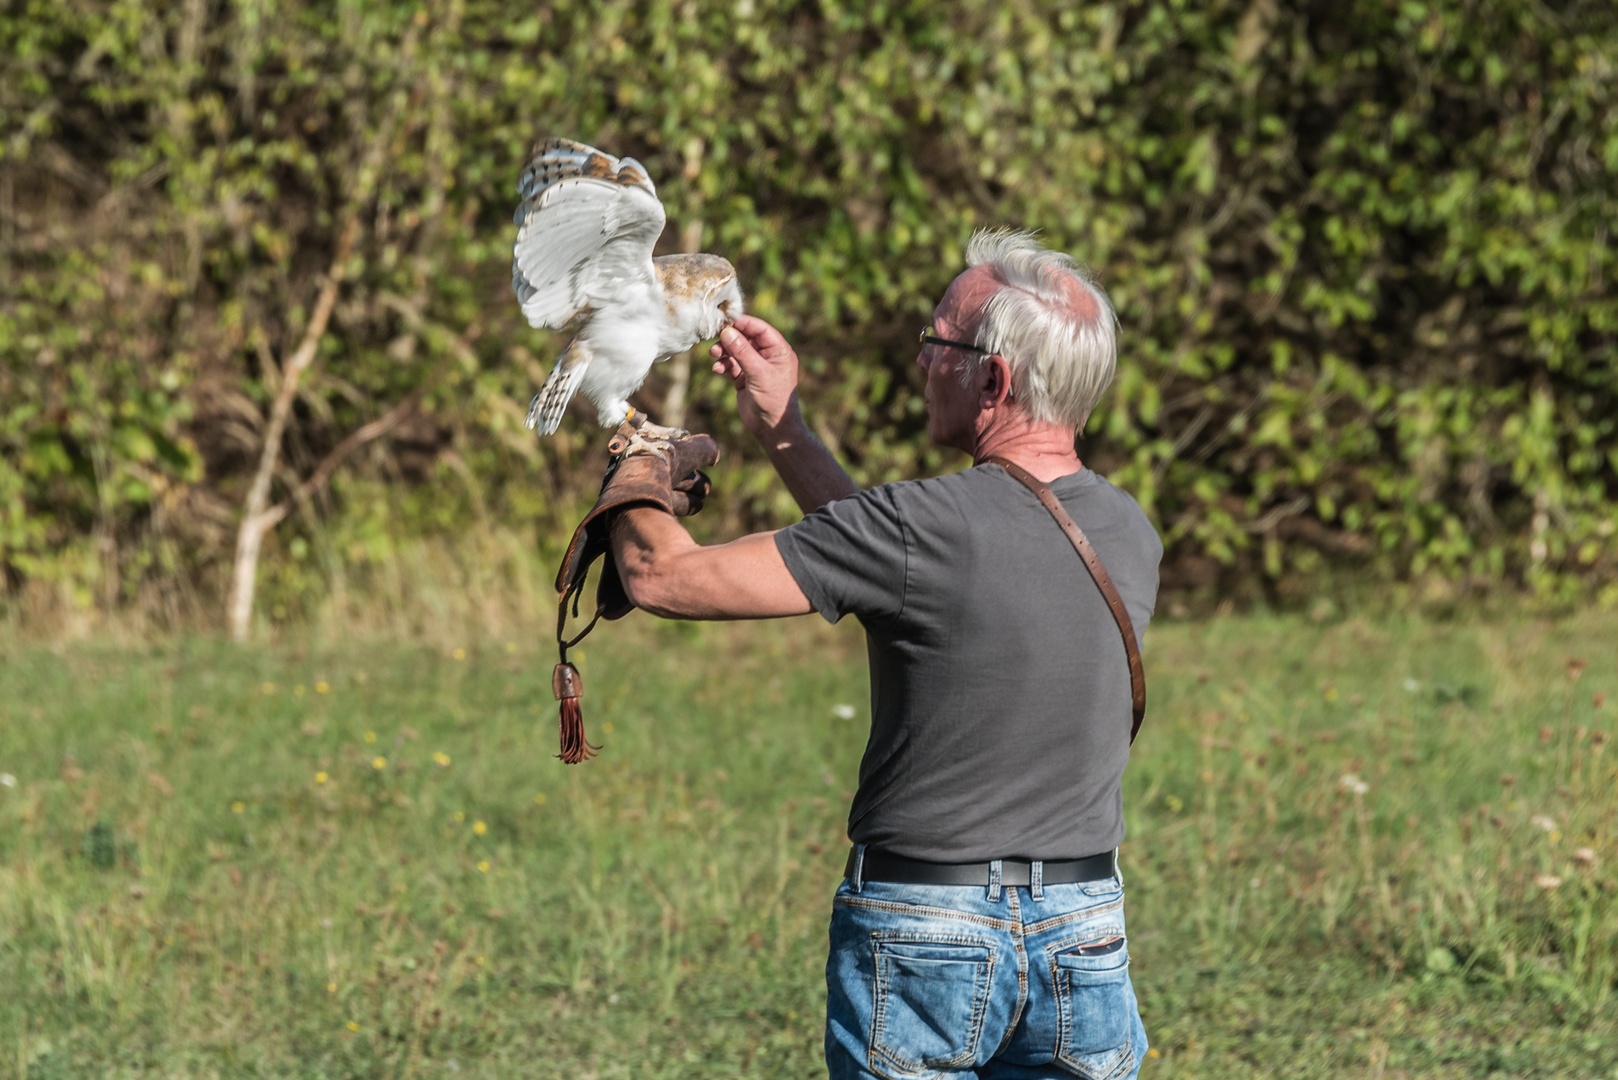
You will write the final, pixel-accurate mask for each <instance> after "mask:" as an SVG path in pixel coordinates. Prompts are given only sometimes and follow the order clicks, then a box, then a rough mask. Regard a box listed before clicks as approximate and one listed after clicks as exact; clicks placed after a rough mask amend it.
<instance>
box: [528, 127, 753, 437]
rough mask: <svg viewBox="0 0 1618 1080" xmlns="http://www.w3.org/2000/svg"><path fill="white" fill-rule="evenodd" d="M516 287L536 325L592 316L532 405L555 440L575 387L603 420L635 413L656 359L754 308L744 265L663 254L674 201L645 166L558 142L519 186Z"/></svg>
mask: <svg viewBox="0 0 1618 1080" xmlns="http://www.w3.org/2000/svg"><path fill="white" fill-rule="evenodd" d="M517 196H518V198H519V199H521V200H522V201H521V204H520V205H519V206H518V207H517V213H516V225H517V243H516V246H515V248H514V249H513V251H512V260H511V286H512V288H513V289H515V290H516V292H517V299H518V300H519V301H521V303H522V311H523V314H524V315H526V316H527V317H528V323H529V325H531V326H534V327H546V328H548V329H551V330H560V329H562V328H563V327H565V326H567V325H568V324H570V323H574V322H577V323H580V324H581V325H580V327H579V332H578V336H577V337H575V338H574V339H573V340H572V342H570V343H569V344H568V347H567V349H566V351H564V352H563V353H562V355H561V357H560V359H558V360H557V361H556V366H555V367H554V368H552V369H551V373H550V377H549V378H547V379H546V380H545V385H544V387H542V388H541V389H540V391H539V393H538V394H535V395H534V400H533V402H532V403H531V404H530V405H529V407H528V426H529V427H530V428H537V429H538V430H539V433H540V434H541V435H549V434H551V433H552V432H554V431H555V430H556V426H557V425H558V424H559V423H561V420H562V410H564V409H565V408H567V403H568V402H569V401H570V400H572V398H573V395H574V393H575V392H577V391H580V390H582V391H583V392H584V395H585V396H586V397H588V398H589V399H590V400H591V401H593V402H595V405H596V415H597V418H598V419H599V420H600V421H601V425H602V426H603V427H617V426H618V425H619V424H621V423H623V421H624V420H625V419H626V418H627V417H628V416H629V415H630V414H631V413H633V412H634V409H633V408H631V407H630V404H629V395H631V394H633V393H634V392H635V391H636V390H638V389H640V385H641V383H643V382H645V381H646V375H647V373H648V372H650V371H651V369H652V365H653V364H654V363H656V362H657V361H659V360H667V359H668V358H669V357H671V356H676V355H678V354H679V353H682V352H685V351H686V350H687V349H689V348H691V347H692V346H694V345H695V344H696V343H697V342H699V341H702V340H704V339H706V338H711V337H714V336H716V335H717V334H718V333H719V331H720V330H722V329H724V328H725V327H726V326H729V325H730V324H731V323H733V322H735V321H736V319H737V318H738V317H739V316H740V315H741V314H742V292H741V287H740V286H739V285H738V284H737V281H736V268H735V267H733V266H731V265H730V263H729V262H728V261H726V260H725V259H722V258H720V257H719V256H717V255H664V256H661V257H659V258H653V257H652V246H653V245H654V244H656V243H657V238H658V236H660V235H661V234H662V232H663V221H664V216H663V204H662V203H660V202H658V199H657V189H656V188H654V187H653V186H652V181H651V177H649V176H648V175H647V173H646V168H645V166H643V165H641V163H640V162H638V161H636V160H635V159H634V158H615V157H612V156H610V155H608V154H604V153H602V152H601V151H600V150H597V149H595V148H594V147H590V146H585V145H584V144H583V143H576V142H570V141H569V140H567V139H547V140H545V141H544V142H542V143H540V144H539V145H538V146H537V147H536V148H535V151H534V157H533V160H531V161H530V162H529V163H528V165H527V167H526V168H524V169H523V171H522V176H521V177H520V178H519V179H518V181H517Z"/></svg>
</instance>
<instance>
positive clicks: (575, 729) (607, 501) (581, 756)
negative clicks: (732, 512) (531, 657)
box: [551, 420, 719, 765]
mask: <svg viewBox="0 0 1618 1080" xmlns="http://www.w3.org/2000/svg"><path fill="white" fill-rule="evenodd" d="M643 423H644V422H643ZM648 429H651V430H648ZM607 452H608V453H609V454H611V455H612V462H611V464H609V465H608V466H607V472H606V475H605V476H604V477H602V480H601V494H600V495H599V496H598V497H597V498H596V504H595V506H594V507H592V508H591V510H590V512H589V513H588V514H586V515H584V520H583V521H581V522H579V527H578V528H577V529H574V530H573V539H572V540H571V541H569V542H568V545H567V554H565V555H564V556H562V566H561V569H559V570H558V571H557V573H556V591H557V592H558V593H559V594H560V595H561V602H560V604H559V605H558V607H557V611H556V645H557V652H558V654H559V655H558V660H559V662H558V663H557V665H556V671H555V672H554V674H553V675H552V676H551V689H552V691H553V692H554V693H555V695H556V700H557V701H559V702H561V721H560V722H561V743H562V747H561V753H559V754H558V755H557V757H559V758H561V759H562V760H563V761H565V762H567V763H568V764H569V765H576V764H578V763H579V762H581V761H586V760H588V759H590V758H592V757H594V756H595V752H596V750H597V749H599V748H598V747H595V746H591V745H590V744H589V743H588V742H586V741H585V738H584V718H583V713H582V712H581V710H580V708H579V694H580V691H581V690H582V689H583V682H582V680H581V679H580V678H579V669H578V668H576V667H574V666H573V665H572V664H571V663H569V662H568V659H567V651H568V650H569V649H571V648H572V647H573V646H575V645H577V644H578V643H579V642H580V641H582V640H584V637H585V635H586V634H588V633H589V632H590V631H591V630H593V629H595V625H596V623H597V622H598V621H600V620H601V619H608V620H612V619H621V618H623V617H624V616H625V615H628V614H629V613H630V612H631V611H633V610H634V609H635V605H634V603H633V602H632V601H631V600H630V599H629V594H628V592H626V591H625V589H624V585H623V579H622V578H620V577H619V576H618V566H617V563H616V562H615V561H614V559H613V557H612V541H611V536H612V524H613V521H614V520H615V519H616V518H617V516H618V514H619V513H620V512H622V511H624V510H628V509H630V508H632V507H638V506H649V507H655V508H657V509H659V510H664V511H667V512H668V513H671V514H673V515H675V516H676V517H689V516H690V515H692V514H695V513H696V512H697V511H699V510H701V509H702V503H703V500H704V499H706V498H707V497H708V494H709V492H711V491H712V490H713V484H712V483H711V482H710V481H709V479H708V477H707V476H706V474H704V473H703V472H702V471H701V470H702V469H704V468H708V467H710V466H713V465H715V464H717V463H718V462H719V444H718V443H716V442H714V440H713V437H712V436H710V435H691V434H688V433H686V432H684V431H681V430H679V429H678V428H652V426H651V425H645V426H637V425H636V424H634V423H633V422H631V421H628V420H625V421H624V422H623V423H622V424H620V425H619V426H618V430H617V432H616V433H614V435H613V437H612V441H611V442H609V443H607ZM597 559H605V561H604V562H603V563H602V566H601V579H600V581H599V582H597V584H596V609H595V613H594V614H593V615H592V616H591V618H590V622H589V624H588V625H587V626H585V628H584V629H583V630H581V631H579V633H578V634H576V635H575V636H574V637H572V638H569V637H567V634H566V628H567V613H568V605H569V604H570V603H571V604H572V607H573V614H574V616H575V617H577V616H578V614H579V597H580V594H581V593H583V591H584V581H585V577H586V576H587V575H588V574H589V572H590V567H591V566H592V565H593V564H594V563H595V561H596V560H597Z"/></svg>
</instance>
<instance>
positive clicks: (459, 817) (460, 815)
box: [455, 810, 466, 821]
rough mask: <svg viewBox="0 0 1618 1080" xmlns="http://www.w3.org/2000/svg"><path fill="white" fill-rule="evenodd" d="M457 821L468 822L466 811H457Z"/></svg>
mask: <svg viewBox="0 0 1618 1080" xmlns="http://www.w3.org/2000/svg"><path fill="white" fill-rule="evenodd" d="M455 820H456V821H465V820H466V811H465V810H457V811H455Z"/></svg>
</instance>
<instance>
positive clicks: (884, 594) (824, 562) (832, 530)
mask: <svg viewBox="0 0 1618 1080" xmlns="http://www.w3.org/2000/svg"><path fill="white" fill-rule="evenodd" d="M775 546H776V548H777V549H778V550H779V551H780V552H781V559H782V561H783V562H785V563H786V564H787V570H789V571H790V572H791V574H792V576H793V578H794V579H796V580H797V582H798V587H799V588H800V589H802V590H803V594H804V596H806V597H808V598H809V602H810V603H811V604H813V605H814V606H815V610H816V611H818V612H820V614H821V615H822V616H824V617H825V619H826V621H827V622H836V621H837V620H838V619H841V618H842V617H843V616H844V615H857V616H859V617H860V619H862V620H867V621H871V620H875V621H886V620H890V619H894V618H897V617H898V615H899V613H900V612H901V611H903V610H904V600H905V569H906V557H905V536H904V524H903V522H902V521H901V520H900V517H899V509H898V506H897V505H896V504H895V503H894V500H893V494H892V492H891V491H890V490H889V489H888V487H887V486H883V487H878V488H872V489H870V490H869V491H862V492H860V493H859V494H858V495H851V496H849V497H848V498H846V499H839V500H837V501H836V502H832V503H827V504H826V505H825V506H822V507H821V508H820V509H818V510H816V511H815V512H814V513H812V514H810V515H809V516H808V517H806V518H804V519H803V520H802V521H800V522H798V523H797V524H795V525H789V526H787V527H786V528H785V529H782V530H781V531H780V532H778V533H776V534H775Z"/></svg>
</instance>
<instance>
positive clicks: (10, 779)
mask: <svg viewBox="0 0 1618 1080" xmlns="http://www.w3.org/2000/svg"><path fill="white" fill-rule="evenodd" d="M16 786H17V778H16V777H15V776H12V775H11V774H10V773H8V772H0V787H16Z"/></svg>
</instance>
